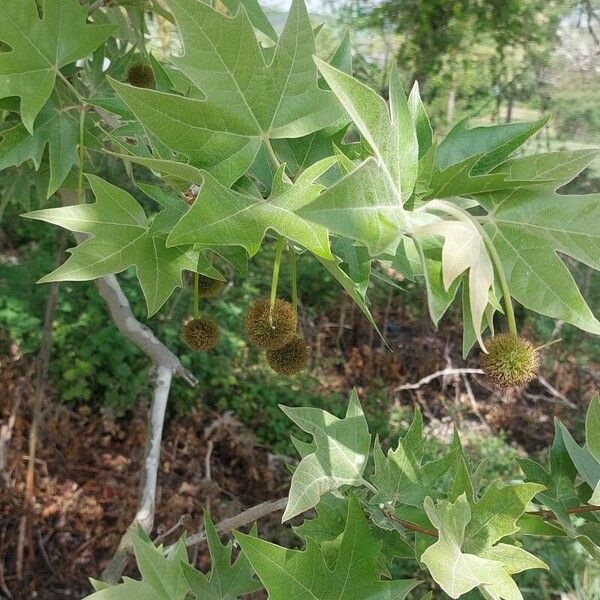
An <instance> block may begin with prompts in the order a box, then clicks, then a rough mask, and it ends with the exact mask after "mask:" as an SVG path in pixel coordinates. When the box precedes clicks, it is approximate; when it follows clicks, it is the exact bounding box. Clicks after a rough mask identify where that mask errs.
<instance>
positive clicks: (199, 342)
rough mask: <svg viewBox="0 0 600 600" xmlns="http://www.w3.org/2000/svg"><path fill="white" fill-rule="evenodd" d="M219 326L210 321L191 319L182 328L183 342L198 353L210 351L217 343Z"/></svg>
mask: <svg viewBox="0 0 600 600" xmlns="http://www.w3.org/2000/svg"><path fill="white" fill-rule="evenodd" d="M219 335H220V331H219V326H218V325H217V323H216V322H215V321H213V320H212V319H206V318H201V319H192V320H191V321H188V322H187V323H186V324H185V325H184V326H183V340H184V342H185V343H186V344H187V345H188V346H189V347H190V348H191V349H192V350H197V351H199V352H206V351H207V350H212V349H213V348H214V347H215V346H216V345H217V342H218V341H219Z"/></svg>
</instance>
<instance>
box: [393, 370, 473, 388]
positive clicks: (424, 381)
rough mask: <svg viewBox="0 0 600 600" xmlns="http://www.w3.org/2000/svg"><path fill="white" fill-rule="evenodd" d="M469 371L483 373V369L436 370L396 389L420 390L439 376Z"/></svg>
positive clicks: (462, 373) (464, 373)
mask: <svg viewBox="0 0 600 600" xmlns="http://www.w3.org/2000/svg"><path fill="white" fill-rule="evenodd" d="M469 373H470V374H473V375H482V374H483V369H442V370H441V371H436V372H435V373H431V374H430V375H427V377H423V379H419V381H417V382H416V383H405V384H403V385H399V386H398V387H397V388H395V389H394V391H395V392H401V391H402V390H418V389H419V388H420V387H423V386H424V385H427V384H428V383H430V382H432V381H433V380H434V379H437V378H438V377H445V376H446V375H466V374H469Z"/></svg>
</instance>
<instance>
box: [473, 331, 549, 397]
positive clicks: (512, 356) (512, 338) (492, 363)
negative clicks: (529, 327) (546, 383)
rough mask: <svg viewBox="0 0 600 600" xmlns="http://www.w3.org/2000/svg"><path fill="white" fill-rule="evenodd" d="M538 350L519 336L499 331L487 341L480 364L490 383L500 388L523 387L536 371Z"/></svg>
mask: <svg viewBox="0 0 600 600" xmlns="http://www.w3.org/2000/svg"><path fill="white" fill-rule="evenodd" d="M538 354H539V353H538V350H536V348H534V346H533V344H532V343H531V342H530V341H529V340H527V339H525V338H522V337H520V336H517V335H514V334H511V333H501V334H499V335H497V336H495V337H494V338H493V339H492V340H490V341H489V342H488V343H487V354H484V355H483V356H482V359H481V366H482V367H483V370H484V372H485V374H486V376H487V377H488V379H489V380H490V381H492V383H494V384H496V385H497V386H498V387H501V388H512V387H523V386H524V385H525V384H527V383H529V382H530V381H531V380H532V379H533V378H534V377H535V376H536V375H537V372H538V368H539V356H538Z"/></svg>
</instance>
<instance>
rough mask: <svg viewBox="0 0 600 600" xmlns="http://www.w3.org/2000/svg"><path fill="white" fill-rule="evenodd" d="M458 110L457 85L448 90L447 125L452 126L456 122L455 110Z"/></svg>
mask: <svg viewBox="0 0 600 600" xmlns="http://www.w3.org/2000/svg"><path fill="white" fill-rule="evenodd" d="M455 108H456V84H452V87H451V88H450V89H449V90H448V101H447V102H446V123H448V125H451V124H452V122H453V121H454V110H455Z"/></svg>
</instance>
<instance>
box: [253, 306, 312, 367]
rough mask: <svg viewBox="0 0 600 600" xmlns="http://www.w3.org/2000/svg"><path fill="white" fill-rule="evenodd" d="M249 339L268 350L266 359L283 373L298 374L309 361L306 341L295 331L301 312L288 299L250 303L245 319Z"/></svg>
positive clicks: (265, 350) (258, 346)
mask: <svg viewBox="0 0 600 600" xmlns="http://www.w3.org/2000/svg"><path fill="white" fill-rule="evenodd" d="M244 325H245V327H246V335H247V337H248V341H249V342H250V343H252V344H254V345H255V346H256V347H257V348H259V349H260V350H263V351H264V352H265V353H266V357H267V362H268V363H269V366H270V367H271V369H273V371H275V372H276V373H279V374H280V375H287V376H290V375H296V374H297V373H299V372H300V371H302V369H304V368H305V367H306V365H307V364H308V358H309V354H308V347H307V345H306V342H305V341H304V340H303V339H302V338H301V337H299V336H298V335H297V334H296V329H297V327H298V316H297V314H296V311H295V309H294V307H293V306H292V305H291V304H290V303H289V302H286V301H285V300H281V299H276V300H275V303H274V304H273V308H272V309H271V301H270V300H269V299H268V298H263V299H261V300H257V301H256V302H254V304H252V305H251V306H250V308H249V309H248V312H247V313H246V318H245V319H244Z"/></svg>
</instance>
